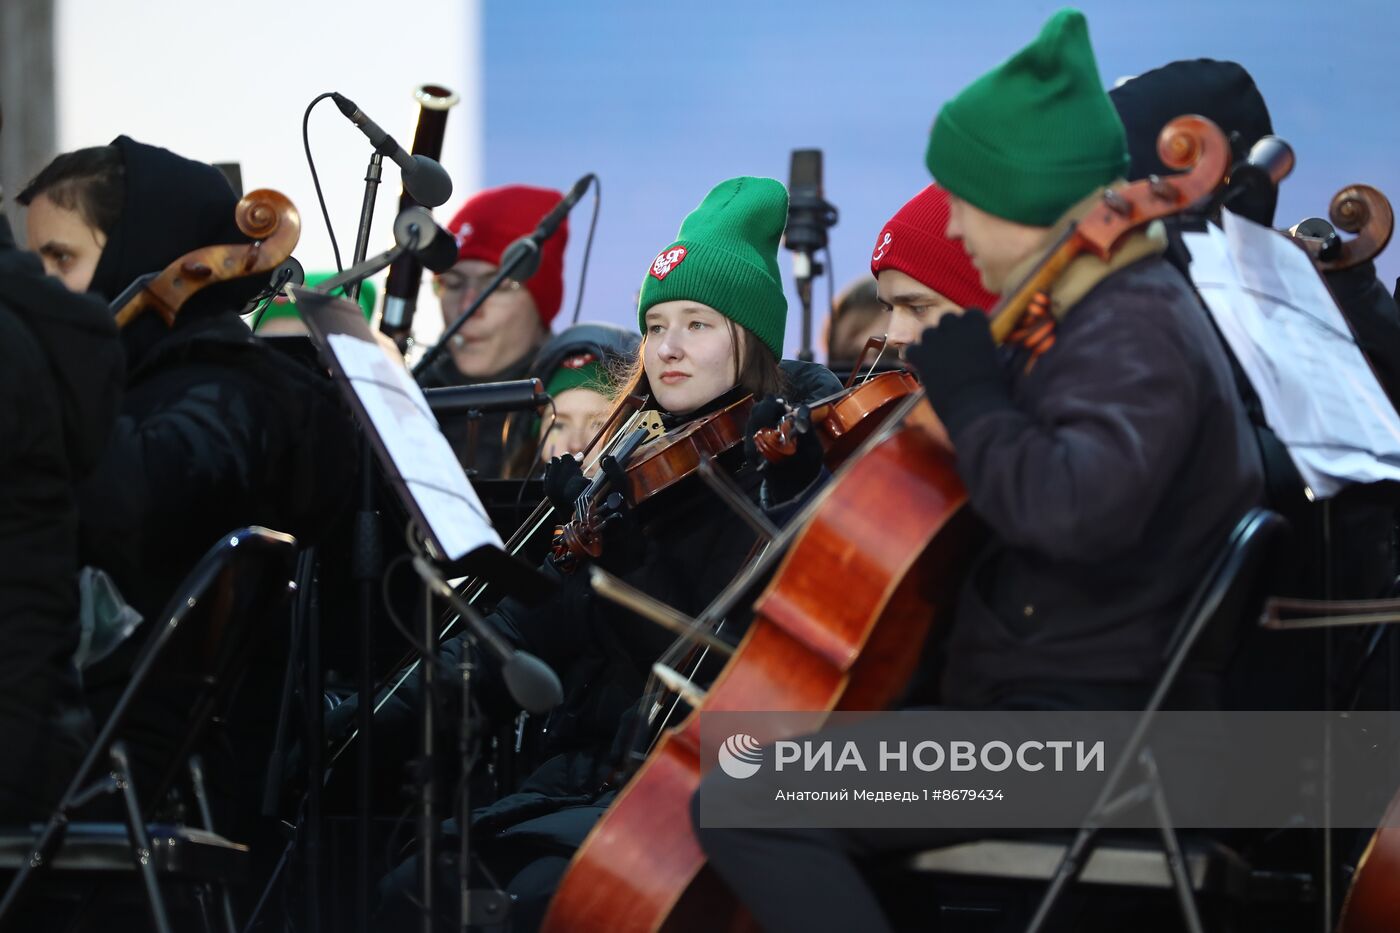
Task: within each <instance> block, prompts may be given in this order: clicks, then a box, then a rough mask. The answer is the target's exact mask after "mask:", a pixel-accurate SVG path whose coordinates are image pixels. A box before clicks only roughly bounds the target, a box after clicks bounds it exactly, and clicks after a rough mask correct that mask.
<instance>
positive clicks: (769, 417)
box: [744, 395, 822, 503]
mask: <svg viewBox="0 0 1400 933" xmlns="http://www.w3.org/2000/svg"><path fill="white" fill-rule="evenodd" d="M787 413H788V406H787V403H786V402H784V401H783V400H782V399H780V398H778V397H777V396H774V395H768V396H764V397H763V398H762V399H760V400H759V401H758V402H756V403H755V404H754V406H753V409H752V410H751V411H750V412H749V423H748V425H747V426H746V427H745V428H744V458H745V459H746V460H747V461H748V462H749V464H750V465H752V466H753V467H754V468H755V469H757V470H759V471H761V472H762V473H763V477H764V481H765V482H766V483H767V484H768V489H767V493H768V496H767V498H768V501H770V502H775V503H777V502H787V501H788V500H790V499H792V498H794V497H796V496H797V495H798V494H799V493H801V492H802V490H804V489H806V488H807V487H808V486H810V485H811V484H812V481H813V480H814V479H816V478H817V474H818V473H820V472H821V469H822V444H821V441H820V440H818V439H817V435H816V432H815V430H814V429H812V428H811V427H810V421H811V412H810V411H809V410H808V409H807V406H806V405H800V406H798V408H797V410H796V416H797V421H798V422H799V423H800V424H803V425H807V426H808V429H807V430H802V431H797V432H795V434H794V437H795V438H796V440H797V450H796V451H794V452H793V454H792V456H790V457H784V458H783V459H781V460H778V461H777V462H775V463H769V462H768V461H767V460H766V459H765V458H764V456H763V454H761V453H759V452H758V448H757V446H756V445H755V444H754V439H753V437H754V435H755V434H757V433H758V432H759V431H760V430H762V429H764V428H776V427H777V426H778V422H779V421H781V420H782V418H783V416H784V415H786V414H787Z"/></svg>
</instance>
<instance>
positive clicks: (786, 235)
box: [783, 149, 836, 279]
mask: <svg viewBox="0 0 1400 933" xmlns="http://www.w3.org/2000/svg"><path fill="white" fill-rule="evenodd" d="M834 226H836V208H834V207H832V206H831V205H830V204H828V203H826V199H825V198H824V197H823V195H822V151H821V150H820V149H794V150H793V151H792V162H791V163H790V165H789V167H788V220H787V228H786V230H785V231H784V232H783V246H784V247H786V248H787V249H789V250H792V254H793V255H792V275H793V278H796V279H808V278H811V277H812V272H813V269H812V255H813V254H814V253H816V252H818V251H819V250H821V249H823V248H825V247H826V243H827V236H826V231H827V230H828V229H830V228H831V227H834Z"/></svg>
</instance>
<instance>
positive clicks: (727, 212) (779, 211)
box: [637, 175, 788, 359]
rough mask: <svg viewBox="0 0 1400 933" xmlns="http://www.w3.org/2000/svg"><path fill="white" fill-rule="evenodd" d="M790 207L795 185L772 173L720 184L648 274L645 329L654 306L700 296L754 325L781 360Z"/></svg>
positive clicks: (641, 307)
mask: <svg viewBox="0 0 1400 933" xmlns="http://www.w3.org/2000/svg"><path fill="white" fill-rule="evenodd" d="M787 211H788V196H787V189H786V188H784V187H783V186H782V184H781V183H779V182H777V181H774V180H773V179H771V178H753V177H750V176H747V175H744V176H740V177H739V178H731V179H729V180H728V181H722V182H720V183H719V184H718V185H715V187H714V188H713V189H712V190H711V191H710V193H709V194H707V195H705V200H703V201H701V202H700V206H699V207H697V208H696V209H695V210H693V211H691V212H690V214H689V216H687V217H686V218H685V220H684V221H683V222H682V223H681V229H680V232H679V233H677V234H676V241H675V242H674V243H672V244H671V245H670V246H668V247H666V248H665V249H663V250H662V251H661V252H660V253H658V254H657V256H656V259H655V260H653V261H652V264H651V268H650V269H648V270H647V275H646V278H644V279H642V292H641V301H640V302H639V303H638V306H637V325H638V326H639V327H640V328H641V330H642V333H646V329H647V324H646V319H647V309H648V308H650V307H651V306H652V305H655V304H660V303H661V302H663V301H678V300H687V301H698V302H700V303H701V304H705V305H709V306H710V307H711V308H714V309H715V310H716V311H718V312H719V313H720V314H723V315H724V316H725V317H727V318H729V319H730V320H731V321H733V322H734V323H735V324H739V325H741V326H742V327H745V328H747V329H748V330H749V331H750V332H752V333H753V335H754V336H755V337H757V338H758V339H759V340H761V341H763V343H764V345H765V346H767V347H768V349H770V350H772V351H773V355H774V356H776V357H778V358H779V359H781V358H782V355H783V332H784V330H785V329H786V327H787V297H786V296H785V295H784V294H783V285H782V280H781V279H780V278H779V276H778V241H779V240H781V239H782V236H783V227H784V226H785V225H786V224H787Z"/></svg>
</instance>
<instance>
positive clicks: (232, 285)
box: [88, 136, 267, 366]
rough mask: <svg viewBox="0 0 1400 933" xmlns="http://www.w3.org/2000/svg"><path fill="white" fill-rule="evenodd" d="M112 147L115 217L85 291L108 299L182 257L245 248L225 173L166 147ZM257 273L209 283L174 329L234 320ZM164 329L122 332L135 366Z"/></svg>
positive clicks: (121, 142) (155, 324) (139, 327)
mask: <svg viewBox="0 0 1400 933" xmlns="http://www.w3.org/2000/svg"><path fill="white" fill-rule="evenodd" d="M112 145H113V146H115V147H116V148H117V150H118V151H119V152H121V156H122V162H123V163H124V165H125V179H124V182H123V187H124V197H123V199H122V212H121V218H120V219H119V220H118V221H117V227H116V229H115V230H113V231H112V235H111V236H109V237H108V238H107V245H106V246H105V247H103V249H102V257H101V258H100V259H99V260H98V262H97V269H96V270H95V271H94V272H93V276H92V284H91V285H90V286H88V291H90V292H93V293H95V294H98V295H101V296H102V297H103V298H105V299H106V300H107V301H109V302H110V301H111V300H112V299H114V298H116V297H117V295H119V294H121V292H122V291H123V290H124V289H125V288H126V287H127V286H128V285H130V284H131V283H132V281H134V280H135V279H136V278H137V277H139V276H142V275H145V274H146V273H148V272H160V271H161V270H162V269H164V268H165V267H166V266H168V265H170V264H171V263H172V262H174V261H175V260H177V259H179V258H180V257H181V256H183V255H185V254H186V253H188V252H192V251H193V250H196V249H199V248H200V247H203V246H215V245H217V244H220V243H248V242H250V240H249V238H248V237H246V236H244V235H243V232H242V231H241V230H239V229H238V224H237V223H236V222H235V220H234V208H235V206H236V205H237V204H238V198H237V197H235V196H234V193H233V189H232V188H230V187H229V184H228V180H227V179H225V178H224V176H223V173H222V172H220V171H219V170H218V169H216V168H214V167H213V166H212V165H206V164H205V163H203V162H196V161H194V160H193V159H186V158H185V157H184V156H179V155H176V154H175V153H173V152H171V151H170V150H168V149H161V148H160V147H158V146H148V145H146V144H145V143H138V142H136V141H135V140H134V139H131V138H130V137H127V136H118V137H117V138H116V139H114V140H112ZM266 284H267V278H266V277H265V276H262V275H254V276H249V277H247V278H242V279H234V280H232V281H229V282H220V283H219V284H217V285H211V286H209V287H208V288H205V289H204V290H203V291H201V292H199V293H198V294H197V295H195V296H194V297H193V298H191V299H189V300H188V301H187V302H186V303H185V305H184V307H182V308H181V309H180V315H179V317H177V318H176V320H175V327H174V330H177V331H178V330H180V329H181V328H182V327H184V326H186V325H188V324H192V323H194V322H196V321H198V320H200V319H202V318H207V317H209V316H211V315H217V314H233V313H236V312H237V311H239V310H241V309H242V307H243V305H244V304H246V303H247V302H248V301H249V299H251V298H252V297H253V296H254V295H256V294H257V293H258V292H259V291H261V290H262V287H263V286H264V285H266ZM169 333H170V331H169V330H168V329H167V328H166V327H165V325H164V324H163V323H162V322H161V321H159V320H158V319H157V317H156V316H155V315H142V316H141V317H139V318H137V319H136V320H135V321H133V322H132V323H131V324H130V325H129V326H127V327H126V328H125V329H124V330H123V331H122V342H123V343H124V344H125V345H126V349H127V356H128V358H129V360H130V362H131V364H132V365H133V366H134V365H136V364H137V363H138V362H139V361H140V360H141V359H142V358H143V357H145V355H146V354H147V353H148V352H149V351H150V349H151V348H152V347H153V346H154V345H155V344H158V343H160V342H162V340H163V339H164V338H165V337H166V335H168V334H169Z"/></svg>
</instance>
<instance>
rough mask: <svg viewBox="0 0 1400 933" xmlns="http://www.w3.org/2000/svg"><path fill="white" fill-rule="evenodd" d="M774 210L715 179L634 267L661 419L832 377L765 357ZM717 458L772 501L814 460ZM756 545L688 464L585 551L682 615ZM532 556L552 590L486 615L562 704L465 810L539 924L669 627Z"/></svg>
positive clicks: (643, 374)
mask: <svg viewBox="0 0 1400 933" xmlns="http://www.w3.org/2000/svg"><path fill="white" fill-rule="evenodd" d="M786 217H787V192H786V191H785V190H784V189H783V187H782V185H780V184H779V183H778V182H776V181H774V180H772V179H767V178H752V177H740V178H733V179H729V180H728V181H725V182H722V183H720V184H719V185H717V186H716V187H715V188H714V189H713V190H712V191H711V192H710V193H709V194H708V195H707V196H706V197H705V199H704V200H703V201H702V202H701V204H700V206H699V207H697V208H696V209H695V210H694V211H693V212H692V213H691V214H690V215H689V216H688V217H687V218H686V219H685V221H684V223H683V224H682V225H681V228H680V232H679V234H678V236H677V238H676V240H675V241H674V242H673V243H671V244H670V245H669V246H667V247H666V248H665V249H663V250H662V251H661V252H660V253H659V254H657V256H656V258H655V259H654V260H653V261H652V263H651V265H650V267H649V268H648V270H647V273H646V277H645V279H644V280H643V283H642V288H641V295H640V303H639V307H638V323H639V325H640V327H641V329H642V332H643V334H644V338H643V341H642V345H641V348H640V351H639V352H638V354H637V359H636V362H635V366H634V368H633V371H632V372H631V373H630V374H629V376H628V378H626V379H624V380H621V382H620V384H621V385H623V386H624V387H625V389H624V394H625V393H632V394H636V395H639V396H645V397H646V398H647V399H648V400H649V401H648V402H647V407H648V408H653V409H656V410H657V411H658V412H659V413H660V416H661V420H662V422H663V424H664V426H665V427H666V429H667V430H674V429H677V428H681V427H683V426H685V425H687V424H690V423H692V422H693V421H695V420H696V419H699V418H703V417H706V416H708V415H711V414H714V413H715V412H718V411H721V410H722V409H724V408H726V407H727V406H729V405H731V404H732V403H734V402H736V401H739V400H740V399H743V398H744V397H746V396H750V395H752V396H755V397H761V396H771V395H774V394H775V393H780V392H781V393H785V394H786V395H787V396H788V397H790V398H792V399H793V400H795V401H808V400H813V399H816V398H819V397H822V396H825V395H829V394H831V393H833V392H836V391H839V389H840V384H839V382H837V380H836V379H835V377H834V376H832V375H831V373H830V372H829V371H828V370H826V369H825V368H824V367H821V366H817V365H814V364H803V363H793V362H786V363H783V364H781V365H780V363H779V354H780V352H781V349H782V339H783V332H784V325H785V323H786V318H787V301H786V299H785V298H784V296H783V291H782V285H781V282H780V279H779V275H778V267H777V250H778V242H779V239H780V237H781V235H782V231H783V226H784V224H785V222H786ZM760 426H766V425H763V424H759V423H757V422H756V421H753V420H751V421H750V423H749V424H748V426H747V429H746V430H747V432H748V433H749V434H752V433H753V431H754V430H756V429H757V427H760ZM717 465H718V466H719V467H720V468H721V469H722V470H724V471H725V472H728V473H729V474H730V475H731V477H732V478H733V480H734V481H735V482H736V483H737V484H738V485H739V486H740V488H742V489H744V490H745V492H746V493H747V494H748V495H749V496H750V497H751V498H753V499H754V500H755V501H757V500H758V499H759V498H760V489H761V487H763V486H764V485H766V486H767V489H766V495H765V496H764V497H765V498H767V499H768V500H770V501H773V502H774V503H779V502H782V501H783V500H786V499H791V498H794V497H795V496H796V495H798V494H799V493H801V492H802V491H803V490H804V489H805V488H807V487H808V486H810V485H811V484H812V483H813V481H814V480H815V479H816V477H817V476H818V473H819V471H820V467H821V463H820V452H819V451H818V456H817V457H816V458H815V459H812V458H807V457H801V456H798V457H793V458H791V459H790V460H789V461H786V462H785V463H784V464H783V468H782V469H781V470H780V471H779V472H777V473H772V472H771V471H764V472H763V473H759V472H758V471H757V470H756V468H755V467H754V466H753V465H751V464H750V463H748V462H746V461H745V460H744V457H743V455H742V454H741V453H740V451H739V450H738V449H737V448H736V449H733V450H731V451H730V452H729V453H728V454H726V455H724V456H721V457H720V458H718V464H717ZM620 467H621V468H623V469H625V467H626V464H625V463H622V464H620ZM609 469H614V470H615V469H617V467H614V466H609ZM584 483H585V479H584V477H583V475H582V468H581V466H580V464H579V462H578V461H577V460H576V459H575V458H574V457H573V456H572V455H566V456H563V457H558V458H555V459H554V460H553V461H552V462H551V464H550V467H549V469H548V471H547V475H546V480H545V484H546V490H547V491H548V493H549V495H550V497H551V499H552V500H553V501H554V502H555V503H556V505H559V506H561V512H563V514H564V515H566V516H567V515H568V514H569V512H570V511H572V508H573V502H574V499H575V497H576V496H577V494H578V492H579V491H580V490H581V489H582V487H583V485H584ZM754 545H755V537H754V533H753V531H752V530H751V529H750V527H749V526H748V525H747V524H746V523H745V521H744V520H743V519H742V518H740V517H739V516H738V515H737V514H736V513H735V512H733V511H732V510H730V509H729V508H727V507H726V506H724V505H723V504H721V503H720V502H718V501H717V500H716V497H715V496H714V495H713V494H712V493H710V492H709V491H708V490H707V489H706V487H705V486H704V485H703V484H702V483H701V482H700V481H699V478H698V477H690V478H688V479H686V480H684V481H683V482H682V484H681V485H678V486H677V487H675V488H672V489H668V490H666V491H665V492H662V493H659V494H657V495H656V496H654V497H653V498H651V499H649V500H647V501H646V502H643V503H641V504H640V505H637V506H636V507H628V506H624V509H623V511H622V513H621V514H620V515H619V516H618V517H617V518H616V520H613V521H609V522H608V523H607V524H606V527H605V528H604V531H603V554H602V556H601V557H600V558H598V561H599V563H600V565H601V566H604V567H606V569H608V570H609V571H610V572H611V573H613V574H615V575H616V576H618V577H620V578H621V579H622V580H624V581H625V582H627V583H629V584H630V585H632V586H634V587H636V588H637V589H640V590H642V591H643V592H645V593H647V594H648V595H650V596H652V597H655V598H657V599H660V600H661V601H663V602H665V603H667V604H669V605H671V606H674V607H675V608H676V609H678V610H680V611H681V612H684V613H687V614H691V615H695V614H698V613H699V612H700V611H701V610H703V609H704V608H705V606H706V605H708V604H709V602H710V601H711V600H712V599H713V597H714V596H715V595H716V594H717V593H718V592H719V591H720V590H721V588H723V587H724V586H725V584H727V583H728V582H729V581H730V580H731V579H732V578H733V577H734V576H735V575H736V574H737V572H738V571H739V570H740V568H741V567H742V566H743V565H744V563H745V561H746V560H747V559H748V558H749V556H750V554H751V553H752V552H753V550H754ZM546 570H547V572H548V573H550V574H552V575H554V576H556V577H557V578H558V581H559V589H558V591H557V592H556V593H555V594H554V595H553V596H552V597H551V598H549V599H548V600H547V601H546V602H545V603H544V604H543V605H540V606H535V607H527V606H525V605H523V604H522V603H520V602H518V601H516V600H514V599H509V598H507V599H505V600H503V601H502V602H501V603H500V604H499V605H498V606H497V608H496V611H495V612H494V613H492V614H491V615H490V616H488V621H489V622H490V624H492V625H493V626H495V627H496V628H497V629H498V630H499V631H500V632H501V633H502V634H503V635H504V636H505V637H506V638H508V639H509V640H510V641H511V642H512V643H513V644H515V645H516V646H518V647H520V648H522V649H524V650H527V651H529V652H531V653H533V654H535V655H537V656H539V657H540V658H542V659H544V660H545V661H546V662H547V663H548V664H550V665H551V666H552V667H553V668H554V669H555V670H556V671H557V672H558V674H559V676H560V679H561V680H562V681H563V684H564V702H563V704H562V705H561V706H560V707H559V708H557V709H556V710H555V711H554V712H553V713H552V714H550V716H549V720H548V724H547V729H546V732H545V736H546V740H547V741H546V747H545V749H544V750H543V754H542V756H541V757H542V758H544V759H545V760H544V761H543V763H542V764H541V765H540V766H539V767H538V768H536V769H535V770H534V772H533V773H532V774H530V776H529V777H528V778H526V780H525V781H524V782H523V784H522V785H521V786H520V787H519V788H518V789H517V791H516V793H514V794H511V795H509V796H506V797H504V798H502V799H500V800H497V801H496V802H495V803H493V804H491V805H489V806H487V807H484V808H482V809H478V810H477V811H476V812H475V813H474V814H473V818H472V824H471V825H472V832H473V833H474V834H475V835H474V836H473V839H472V846H473V849H474V851H477V852H481V853H483V858H484V859H485V860H486V861H487V863H488V864H489V865H490V867H491V869H492V870H493V872H494V873H495V874H496V876H497V877H498V878H500V879H501V880H503V881H504V880H506V879H511V878H514V879H515V880H514V881H512V882H511V883H510V891H511V893H512V894H514V895H516V896H517V898H518V900H517V902H516V904H515V906H514V908H513V910H514V914H513V919H514V921H515V928H516V929H530V928H532V927H533V926H534V925H535V924H536V923H538V921H539V919H540V918H541V917H542V914H543V909H544V906H545V903H546V902H547V899H548V896H549V893H550V892H551V891H552V890H553V887H554V885H555V884H556V883H557V880H558V878H559V876H560V875H562V873H563V870H564V868H565V867H566V865H567V863H568V858H569V856H570V854H571V853H572V852H573V850H574V849H576V848H577V847H578V845H580V844H581V843H582V841H583V837H584V836H585V835H586V834H587V831H588V829H589V828H590V827H591V826H592V824H593V823H594V822H595V821H596V820H597V818H598V816H599V815H601V813H602V812H603V809H604V808H605V807H606V806H607V804H608V802H609V801H610V800H611V799H612V796H613V795H614V794H615V792H616V786H615V784H614V781H616V780H617V772H618V761H617V757H618V756H617V755H616V754H615V750H616V749H618V748H619V747H620V746H623V745H625V744H626V743H627V740H628V739H629V738H630V736H631V734H632V728H631V725H630V723H631V717H630V715H629V714H630V712H631V711H632V710H633V709H634V708H636V707H637V705H638V701H639V699H640V697H641V695H642V692H643V688H644V684H645V683H646V681H647V678H648V676H649V674H650V672H651V668H652V664H653V663H654V662H655V661H656V660H657V658H658V657H659V656H660V655H661V654H662V652H664V651H666V650H667V649H668V648H669V647H670V646H671V644H672V642H673V640H674V637H673V636H672V635H671V634H669V633H668V632H666V631H664V630H663V629H661V628H659V627H657V626H656V625H654V624H653V623H651V622H648V621H646V620H643V619H642V618H640V617H638V616H636V615H634V614H632V613H631V612H628V611H626V610H624V609H621V608H620V607H618V606H616V605H614V604H612V603H610V602H608V601H606V600H604V599H602V598H601V597H599V596H597V595H595V594H594V592H593V591H592V589H591V588H590V587H589V584H588V575H587V573H586V570H583V569H577V568H576V569H574V570H573V571H572V572H565V571H563V570H561V569H559V568H558V567H556V566H553V565H549V566H547V568H546ZM464 650H465V645H464V643H463V641H461V640H460V639H454V640H452V641H449V642H447V643H446V644H444V645H443V646H442V648H441V649H440V652H439V654H440V656H442V657H443V658H444V660H446V661H447V662H448V663H449V664H452V665H454V666H455V665H456V664H457V662H458V660H459V659H460V657H461V655H462V652H463V651H464ZM478 670H479V671H481V675H480V676H479V677H478V678H477V681H476V684H477V688H478V689H477V693H476V699H477V702H478V703H479V704H480V705H481V706H482V707H483V709H484V711H485V712H486V713H487V714H488V715H490V716H492V717H493V718H494V719H496V721H509V719H510V717H513V716H514V715H515V714H516V710H515V708H514V707H513V706H512V705H511V704H510V702H509V700H508V698H507V696H506V694H505V691H504V690H503V689H502V685H501V683H500V682H499V674H498V672H496V671H494V670H491V669H490V665H489V664H486V663H483V664H481V665H479V667H478ZM415 701H416V698H414V697H411V696H410V697H407V698H401V699H400V700H399V701H398V702H400V703H412V702H415ZM388 712H389V710H388V709H387V708H386V710H385V711H384V712H382V713H381V717H382V716H383V715H384V714H385V713H388ZM404 712H406V710H404ZM394 715H397V714H394ZM380 731H381V732H385V731H389V730H380ZM527 839H528V840H529V842H528V844H525V843H523V842H522V840H527ZM415 873H416V866H413V865H404V866H401V867H400V869H399V870H398V871H396V872H395V876H394V879H393V880H391V881H390V882H389V884H388V888H389V889H390V890H392V889H395V888H400V885H399V881H400V880H401V881H403V882H404V887H409V886H411V881H410V879H412V878H413V877H414V876H415ZM386 893H389V892H388V891H386ZM412 910H413V908H412V907H411V906H409V904H408V903H406V902H405V901H404V900H403V899H402V898H398V897H394V898H392V899H391V900H389V901H386V903H385V905H384V909H383V910H382V911H381V915H382V917H383V920H384V922H385V924H386V928H387V924H389V923H391V922H394V921H395V920H397V919H399V918H401V917H402V916H404V914H403V913H401V912H403V911H412Z"/></svg>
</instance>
